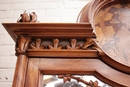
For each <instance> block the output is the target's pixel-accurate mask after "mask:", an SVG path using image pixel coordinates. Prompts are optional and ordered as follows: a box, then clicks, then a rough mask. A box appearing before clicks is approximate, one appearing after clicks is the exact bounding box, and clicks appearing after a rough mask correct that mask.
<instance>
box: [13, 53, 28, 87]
mask: <svg viewBox="0 0 130 87" xmlns="http://www.w3.org/2000/svg"><path fill="white" fill-rule="evenodd" d="M27 62H28V58H27V57H26V56H25V55H19V56H18V58H17V63H16V68H15V74H14V80H13V85H12V87H24V85H25V78H26V71H27Z"/></svg>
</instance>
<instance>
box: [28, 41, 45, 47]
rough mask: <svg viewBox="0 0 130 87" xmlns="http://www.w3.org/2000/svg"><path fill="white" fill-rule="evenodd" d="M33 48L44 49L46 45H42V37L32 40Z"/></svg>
mask: <svg viewBox="0 0 130 87" xmlns="http://www.w3.org/2000/svg"><path fill="white" fill-rule="evenodd" d="M30 48H31V49H44V46H43V45H42V40H41V39H36V41H35V42H32V43H31V44H30Z"/></svg>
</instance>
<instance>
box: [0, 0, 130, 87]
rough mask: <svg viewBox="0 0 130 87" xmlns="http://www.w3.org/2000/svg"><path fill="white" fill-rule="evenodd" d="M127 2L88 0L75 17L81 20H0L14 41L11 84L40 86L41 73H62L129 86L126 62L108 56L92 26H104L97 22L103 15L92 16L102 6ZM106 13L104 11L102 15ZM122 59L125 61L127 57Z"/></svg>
mask: <svg viewBox="0 0 130 87" xmlns="http://www.w3.org/2000/svg"><path fill="white" fill-rule="evenodd" d="M129 2H130V1H129V0H125V1H124V0H92V1H91V2H90V3H89V4H88V5H86V7H84V8H83V10H82V11H81V13H80V15H79V19H78V20H77V21H78V22H85V23H2V24H3V26H4V27H5V29H6V30H7V32H8V33H9V34H10V36H11V37H12V39H13V40H14V41H15V42H16V56H17V57H18V60H17V64H16V70H15V75H14V81H13V87H42V86H43V78H42V76H43V75H66V74H72V75H94V76H96V77H97V78H98V79H100V80H101V81H103V82H105V83H107V84H109V85H111V86H113V87H129V86H130V82H129V80H130V67H129V65H127V64H123V63H122V62H120V61H116V60H115V59H114V57H110V56H109V55H108V53H107V52H106V51H104V49H103V48H102V45H101V44H99V43H100V41H99V42H97V41H96V40H95V38H96V35H97V38H98V39H99V37H98V36H100V35H101V33H97V31H96V30H95V26H98V27H100V28H102V29H104V30H105V27H106V26H104V27H102V26H101V25H103V24H104V22H105V21H102V20H100V19H102V18H103V17H102V18H100V19H99V21H97V20H96V19H97V17H98V15H99V14H100V11H102V10H103V9H102V8H108V7H111V5H115V4H119V5H123V6H124V5H128V6H127V8H129V4H128V3H129ZM126 3H127V4H126ZM117 7H118V6H117ZM127 8H126V9H127ZM103 11H105V10H103ZM108 12H109V11H108V10H107V11H106V13H108ZM101 13H102V12H101ZM97 14H98V15H97ZM113 14H115V13H113ZM109 17H110V16H109V15H107V17H106V19H107V18H109ZM97 22H100V23H99V24H97ZM106 24H107V23H106ZM128 25H129V24H128ZM125 26H126V24H125ZM127 27H129V26H127ZM93 29H94V32H96V35H95V34H94V33H93ZM112 33H113V32H112ZM126 33H127V32H126ZM98 34H99V35H98ZM110 34H111V32H110ZM110 34H109V35H110ZM105 35H106V34H105ZM104 37H105V36H104ZM125 38H126V37H125ZM110 47H112V46H111V45H110ZM126 47H128V46H126ZM106 49H108V48H106ZM127 51H129V50H128V49H127ZM119 53H120V52H119ZM120 59H121V57H120ZM121 60H122V59H121ZM125 62H127V63H129V60H128V61H125Z"/></svg>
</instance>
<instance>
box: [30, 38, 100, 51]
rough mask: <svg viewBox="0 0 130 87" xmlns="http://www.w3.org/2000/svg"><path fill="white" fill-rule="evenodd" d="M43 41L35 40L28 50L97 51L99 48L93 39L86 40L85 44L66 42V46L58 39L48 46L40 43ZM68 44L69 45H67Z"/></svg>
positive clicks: (74, 41) (73, 40)
mask: <svg viewBox="0 0 130 87" xmlns="http://www.w3.org/2000/svg"><path fill="white" fill-rule="evenodd" d="M42 42H44V40H42V39H40V38H39V39H36V40H35V41H33V42H32V43H31V44H30V49H50V50H62V49H66V50H99V51H100V49H98V48H99V47H98V46H97V44H96V41H95V39H93V38H86V42H84V41H82V44H80V43H79V44H78V45H77V42H78V41H77V39H71V40H70V41H69V40H66V42H67V44H64V41H59V39H54V40H53V42H50V40H49V42H50V44H45V43H42ZM69 43H70V44H69Z"/></svg>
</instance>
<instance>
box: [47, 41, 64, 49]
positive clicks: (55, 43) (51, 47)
mask: <svg viewBox="0 0 130 87" xmlns="http://www.w3.org/2000/svg"><path fill="white" fill-rule="evenodd" d="M53 45H54V46H51V45H50V44H49V46H48V47H49V49H51V50H52V49H53V50H54V49H62V46H58V45H59V40H58V39H54V40H53Z"/></svg>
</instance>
